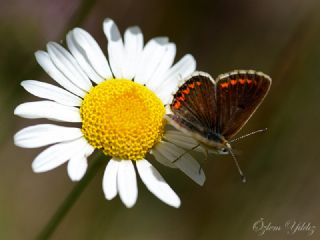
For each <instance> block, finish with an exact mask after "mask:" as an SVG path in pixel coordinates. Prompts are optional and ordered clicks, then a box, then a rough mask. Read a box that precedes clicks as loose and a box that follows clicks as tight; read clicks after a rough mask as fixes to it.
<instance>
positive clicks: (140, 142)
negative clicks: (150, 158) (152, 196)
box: [80, 79, 165, 160]
mask: <svg viewBox="0 0 320 240" xmlns="http://www.w3.org/2000/svg"><path fill="white" fill-rule="evenodd" d="M164 114H165V108H164V106H163V103H162V102H161V100H160V99H159V98H158V97H157V96H156V95H155V94H154V93H153V92H152V91H151V90H149V89H148V88H146V87H145V86H142V85H140V84H137V83H135V82H132V81H130V80H126V79H111V80H106V81H104V82H102V83H100V84H98V85H97V86H95V87H93V88H91V90H90V91H89V92H88V93H87V95H86V96H85V97H84V100H83V102H82V104H81V107H80V115H81V119H82V132H83V134H84V136H85V138H86V139H87V141H88V142H89V143H90V144H91V145H92V146H93V147H95V148H97V149H101V150H102V151H103V152H104V153H105V154H107V155H109V156H112V157H115V158H120V159H131V160H139V159H142V158H144V156H145V155H146V153H147V152H148V151H149V150H150V149H151V148H152V147H153V146H154V145H155V144H157V143H158V142H159V141H160V139H161V138H162V135H163V129H164V125H165V122H164V119H163V116H164Z"/></svg>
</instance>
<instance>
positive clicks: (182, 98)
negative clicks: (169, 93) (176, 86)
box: [177, 94, 186, 101]
mask: <svg viewBox="0 0 320 240" xmlns="http://www.w3.org/2000/svg"><path fill="white" fill-rule="evenodd" d="M177 100H178V101H185V100H186V98H185V97H184V95H183V94H182V95H181V96H180V97H177Z"/></svg>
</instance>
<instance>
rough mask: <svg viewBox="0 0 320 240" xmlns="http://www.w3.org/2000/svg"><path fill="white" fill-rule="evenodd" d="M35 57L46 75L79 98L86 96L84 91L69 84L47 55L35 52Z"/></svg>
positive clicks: (42, 52)
mask: <svg viewBox="0 0 320 240" xmlns="http://www.w3.org/2000/svg"><path fill="white" fill-rule="evenodd" d="M35 56H36V59H37V62H38V63H39V65H40V66H41V67H42V68H43V70H44V71H46V73H47V74H48V75H49V76H50V77H52V79H53V80H55V81H56V82H57V83H59V84H60V85H61V86H62V87H64V88H65V89H67V90H68V91H70V92H72V93H74V94H76V95H77V96H80V97H83V96H84V95H85V94H86V93H85V91H83V90H81V89H80V88H78V87H77V86H76V85H74V84H73V83H72V82H70V80H69V79H68V78H66V77H65V76H64V75H63V73H62V72H60V70H59V69H58V68H57V67H56V66H55V65H54V64H53V62H52V60H51V58H50V56H49V54H48V53H46V52H44V51H37V52H36V53H35Z"/></svg>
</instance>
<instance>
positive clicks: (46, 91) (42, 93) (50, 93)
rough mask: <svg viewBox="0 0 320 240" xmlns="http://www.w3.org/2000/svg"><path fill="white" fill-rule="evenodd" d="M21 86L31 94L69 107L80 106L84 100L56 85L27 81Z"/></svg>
mask: <svg viewBox="0 0 320 240" xmlns="http://www.w3.org/2000/svg"><path fill="white" fill-rule="evenodd" d="M21 86H22V87H23V88H24V89H26V90H27V91H28V92H29V93H31V94H33V95H35V96H37V97H40V98H45V99H49V100H53V101H55V102H58V103H61V104H63V105H67V106H80V105H81V101H82V99H81V98H79V97H77V96H75V95H73V94H72V93H70V92H68V91H66V90H63V89H62V88H59V87H56V86H54V85H51V84H48V83H44V82H40V81H34V80H26V81H23V82H21Z"/></svg>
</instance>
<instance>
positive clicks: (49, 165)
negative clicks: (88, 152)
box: [32, 137, 88, 172]
mask: <svg viewBox="0 0 320 240" xmlns="http://www.w3.org/2000/svg"><path fill="white" fill-rule="evenodd" d="M87 145H88V143H87V141H86V140H85V139H84V138H82V137H81V138H79V139H77V140H74V141H71V142H66V143H59V144H56V145H53V146H51V147H49V148H47V149H45V150H44V151H43V152H41V153H40V154H39V155H38V156H37V157H36V158H35V160H34V161H33V162H32V169H33V171H34V172H46V171H49V170H52V169H54V168H56V167H58V166H60V165H62V164H63V163H65V162H66V161H68V160H69V159H70V158H71V157H72V156H73V155H75V154H76V153H77V152H78V151H79V149H81V148H84V147H86V146H87Z"/></svg>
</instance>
